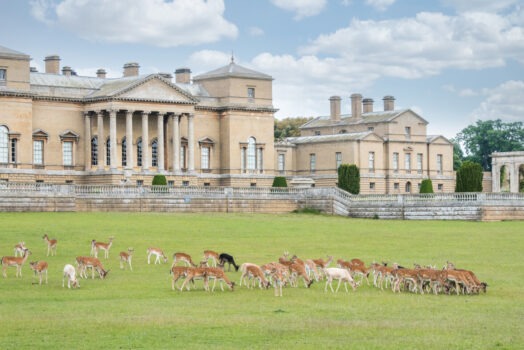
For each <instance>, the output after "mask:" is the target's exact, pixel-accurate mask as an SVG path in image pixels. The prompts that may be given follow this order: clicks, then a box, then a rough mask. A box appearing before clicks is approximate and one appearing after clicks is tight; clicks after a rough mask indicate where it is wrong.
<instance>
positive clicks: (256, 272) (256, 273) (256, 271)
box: [245, 264, 269, 289]
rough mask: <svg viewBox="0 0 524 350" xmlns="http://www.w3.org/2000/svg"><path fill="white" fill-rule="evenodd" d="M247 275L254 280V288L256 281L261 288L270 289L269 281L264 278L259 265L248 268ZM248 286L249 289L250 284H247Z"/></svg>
mask: <svg viewBox="0 0 524 350" xmlns="http://www.w3.org/2000/svg"><path fill="white" fill-rule="evenodd" d="M245 274H247V275H248V276H249V278H253V286H254V285H255V281H256V280H258V285H259V287H260V288H266V289H267V288H269V282H268V280H267V279H266V277H265V276H264V273H263V272H262V269H261V268H260V267H258V266H257V265H254V264H253V265H248V266H246V271H245ZM246 285H247V287H248V288H249V283H246Z"/></svg>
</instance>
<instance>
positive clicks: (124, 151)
mask: <svg viewBox="0 0 524 350" xmlns="http://www.w3.org/2000/svg"><path fill="white" fill-rule="evenodd" d="M122 166H127V140H126V138H125V137H124V138H123V139H122Z"/></svg>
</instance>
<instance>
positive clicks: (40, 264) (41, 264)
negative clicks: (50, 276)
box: [29, 261, 49, 285]
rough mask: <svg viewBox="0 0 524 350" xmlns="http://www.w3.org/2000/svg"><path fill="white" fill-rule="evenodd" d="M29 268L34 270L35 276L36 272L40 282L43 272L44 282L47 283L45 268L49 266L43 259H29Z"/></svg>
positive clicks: (40, 282)
mask: <svg viewBox="0 0 524 350" xmlns="http://www.w3.org/2000/svg"><path fill="white" fill-rule="evenodd" d="M29 266H30V267H31V270H33V271H34V272H35V276H36V275H37V274H38V277H39V283H38V284H40V285H41V284H42V275H43V274H45V284H47V268H48V267H49V266H48V264H47V262H45V261H31V262H30V263H29Z"/></svg>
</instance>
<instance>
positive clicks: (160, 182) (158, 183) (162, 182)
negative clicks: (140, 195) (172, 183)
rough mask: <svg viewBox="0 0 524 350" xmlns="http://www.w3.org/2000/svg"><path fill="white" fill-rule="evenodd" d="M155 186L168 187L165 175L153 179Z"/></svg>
mask: <svg viewBox="0 0 524 350" xmlns="http://www.w3.org/2000/svg"><path fill="white" fill-rule="evenodd" d="M152 185H153V186H167V180H166V177H165V176H164V175H155V176H154V177H153V183H152Z"/></svg>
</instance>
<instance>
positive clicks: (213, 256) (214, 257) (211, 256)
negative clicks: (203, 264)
mask: <svg viewBox="0 0 524 350" xmlns="http://www.w3.org/2000/svg"><path fill="white" fill-rule="evenodd" d="M204 260H206V261H209V260H211V266H213V267H216V266H217V263H218V260H219V256H218V253H217V252H214V251H212V250H204Z"/></svg>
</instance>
